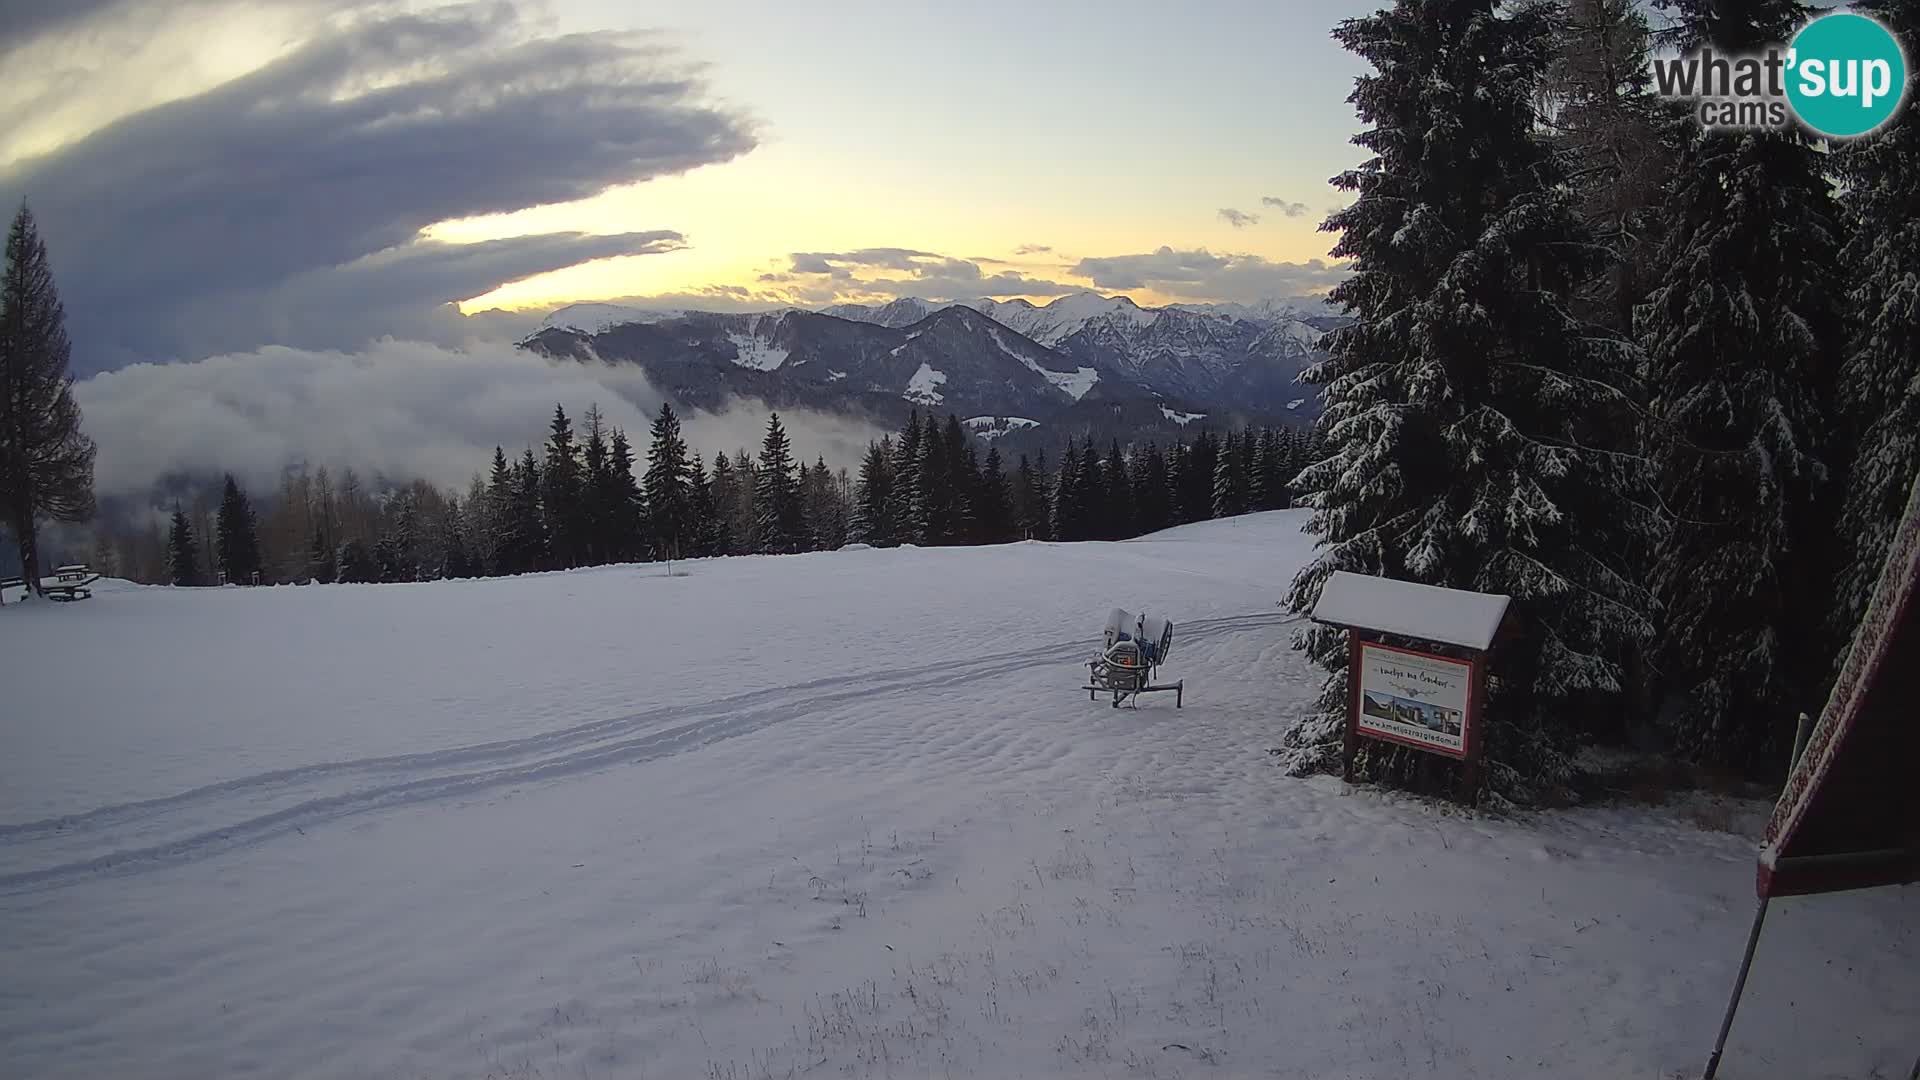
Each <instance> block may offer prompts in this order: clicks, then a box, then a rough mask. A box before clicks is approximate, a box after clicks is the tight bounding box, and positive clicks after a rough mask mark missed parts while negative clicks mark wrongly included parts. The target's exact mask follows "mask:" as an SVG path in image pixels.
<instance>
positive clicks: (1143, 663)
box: [1083, 608, 1186, 709]
mask: <svg viewBox="0 0 1920 1080" xmlns="http://www.w3.org/2000/svg"><path fill="white" fill-rule="evenodd" d="M1172 648H1173V624H1172V623H1170V622H1168V621H1167V620H1165V619H1162V618H1159V617H1158V616H1147V615H1141V616H1139V617H1137V618H1136V617H1135V616H1133V615H1132V614H1130V613H1128V612H1126V611H1124V610H1122V609H1120V608H1114V609H1113V613H1112V614H1110V615H1108V616H1107V626H1106V633H1105V637H1104V640H1103V641H1102V643H1101V646H1100V655H1099V656H1098V657H1096V658H1095V659H1093V660H1090V661H1088V662H1087V670H1088V677H1087V684H1088V685H1087V686H1085V687H1083V689H1085V690H1086V691H1087V700H1088V701H1092V700H1094V698H1095V697H1096V696H1097V695H1099V694H1102V693H1108V694H1112V695H1113V707H1114V708H1116V709H1117V708H1119V707H1120V703H1121V702H1123V701H1126V700H1127V699H1129V698H1131V699H1133V704H1134V707H1135V708H1138V707H1139V705H1140V695H1141V694H1153V693H1159V692H1161V691H1164V690H1171V691H1173V707H1174V708H1176V709H1177V708H1180V707H1181V706H1182V704H1183V701H1182V699H1183V698H1184V697H1185V694H1184V690H1185V688H1186V680H1185V679H1182V680H1180V681H1179V682H1176V683H1173V684H1171V685H1167V686H1155V685H1153V676H1154V673H1155V672H1156V671H1158V670H1159V668H1160V665H1161V664H1163V663H1165V662H1166V659H1167V653H1168V652H1169V651H1170V650H1172Z"/></svg>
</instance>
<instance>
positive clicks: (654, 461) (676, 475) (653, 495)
mask: <svg viewBox="0 0 1920 1080" xmlns="http://www.w3.org/2000/svg"><path fill="white" fill-rule="evenodd" d="M692 480H693V467H692V465H690V464H689V463H688V461H687V441H686V439H685V438H683V437H682V436H681V434H680V418H679V417H678V416H675V415H674V412H673V403H672V402H667V401H663V402H661V403H660V412H659V415H657V416H655V417H654V418H653V430H652V434H651V441H650V444H649V445H648V447H647V472H646V475H645V476H644V477H642V478H641V490H642V491H643V492H645V494H646V507H647V526H648V530H649V533H650V535H649V536H648V540H649V541H650V544H649V546H650V547H651V548H652V549H653V557H654V558H656V559H678V558H683V557H684V556H685V555H686V552H687V550H688V549H689V548H690V547H691V546H692V545H693V544H695V543H696V542H697V541H698V537H697V528H698V526H697V524H696V523H695V521H694V519H693V491H692Z"/></svg>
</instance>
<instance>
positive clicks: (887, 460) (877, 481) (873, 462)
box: [853, 442, 894, 547]
mask: <svg viewBox="0 0 1920 1080" xmlns="http://www.w3.org/2000/svg"><path fill="white" fill-rule="evenodd" d="M891 449H892V448H891V447H882V446H881V444H880V443H877V442H869V443H868V444H867V456H866V457H865V458H863V459H861V461H860V483H859V486H858V487H857V488H856V489H855V491H854V502H853V538H854V539H855V540H858V541H859V542H860V543H863V544H871V545H872V546H874V547H892V546H893V543H894V536H893V501H892V490H893V460H892V458H891V456H890V451H891Z"/></svg>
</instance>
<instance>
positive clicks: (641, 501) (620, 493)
mask: <svg viewBox="0 0 1920 1080" xmlns="http://www.w3.org/2000/svg"><path fill="white" fill-rule="evenodd" d="M607 469H608V472H609V473H611V483H612V485H613V494H612V509H611V511H610V512H611V513H612V515H613V525H612V536H613V550H614V555H613V557H614V558H616V559H619V560H621V561H628V560H633V559H639V558H642V557H644V556H645V554H646V535H647V521H646V515H647V501H646V496H645V494H644V493H642V491H641V490H640V481H639V479H638V478H637V477H635V476H634V475H633V444H632V443H630V442H628V441H627V433H626V432H625V431H623V430H620V429H619V428H615V429H614V432H613V446H612V448H611V449H610V450H609V451H608V453H607Z"/></svg>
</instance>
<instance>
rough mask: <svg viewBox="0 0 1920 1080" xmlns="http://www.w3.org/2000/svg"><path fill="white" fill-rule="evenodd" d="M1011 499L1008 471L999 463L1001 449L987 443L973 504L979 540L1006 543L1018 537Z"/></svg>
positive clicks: (981, 541)
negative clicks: (977, 493)
mask: <svg viewBox="0 0 1920 1080" xmlns="http://www.w3.org/2000/svg"><path fill="white" fill-rule="evenodd" d="M1012 502H1013V494H1012V491H1011V490H1010V489H1009V487H1008V484H1007V471H1006V469H1005V468H1004V467H1003V466H1002V465H1001V463H1000V450H999V448H997V447H988V448H987V462H986V465H985V466H983V467H982V468H981V470H980V487H979V496H978V499H977V500H976V502H975V505H974V508H973V509H974V526H975V527H976V528H977V529H978V530H979V541H980V543H983V544H1004V543H1006V542H1007V541H1009V540H1014V539H1018V538H1017V537H1016V536H1015V535H1014V529H1013V510H1012V505H1011V504H1012Z"/></svg>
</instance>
